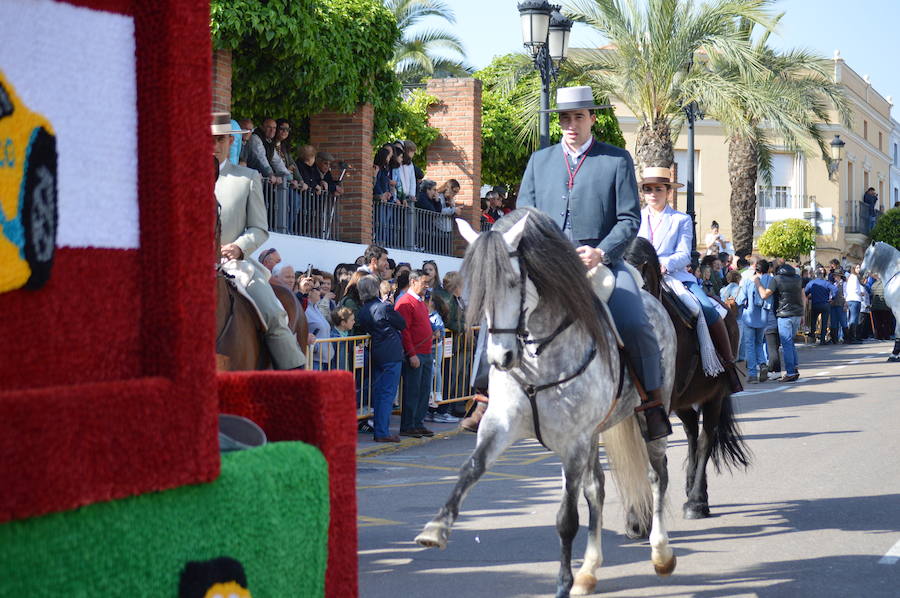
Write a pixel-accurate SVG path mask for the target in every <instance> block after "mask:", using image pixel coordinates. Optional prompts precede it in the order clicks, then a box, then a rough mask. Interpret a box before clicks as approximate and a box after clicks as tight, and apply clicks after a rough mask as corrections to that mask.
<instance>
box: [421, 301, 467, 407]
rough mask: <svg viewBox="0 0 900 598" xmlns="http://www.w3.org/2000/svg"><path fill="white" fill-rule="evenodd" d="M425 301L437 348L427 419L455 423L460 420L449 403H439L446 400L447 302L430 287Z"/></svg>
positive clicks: (432, 371)
mask: <svg viewBox="0 0 900 598" xmlns="http://www.w3.org/2000/svg"><path fill="white" fill-rule="evenodd" d="M425 303H426V304H427V305H428V319H429V320H431V330H432V333H433V334H434V342H435V343H436V346H437V349H436V352H435V355H434V368H433V369H432V370H431V375H432V383H431V387H432V389H434V390H433V391H432V394H431V399H430V400H429V402H428V414H427V415H426V416H425V421H430V422H437V423H442V424H455V423H457V422H458V421H459V418H458V417H453V416H452V415H450V410H449V406H448V405H438V403H440V402H441V401H443V400H444V393H443V390H442V389H443V388H444V380H443V369H444V368H443V367H442V365H443V362H444V334H445V331H446V327H445V325H444V318H445V317H446V316H447V311H448V306H447V304H446V303H445V302H444V301H443V299H441V298H440V297H438V296H437V295H435V294H434V292H433V291H431V290H430V289H429V290H427V291H425Z"/></svg>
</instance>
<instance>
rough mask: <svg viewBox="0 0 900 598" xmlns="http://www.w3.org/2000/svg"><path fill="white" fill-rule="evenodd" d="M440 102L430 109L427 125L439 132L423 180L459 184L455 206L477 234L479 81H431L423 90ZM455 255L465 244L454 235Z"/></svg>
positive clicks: (479, 125)
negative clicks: (450, 180) (447, 181)
mask: <svg viewBox="0 0 900 598" xmlns="http://www.w3.org/2000/svg"><path fill="white" fill-rule="evenodd" d="M426 91H427V92H428V93H429V94H431V95H433V96H436V97H437V98H439V99H440V102H439V103H437V104H435V105H433V106H431V107H429V109H428V124H429V125H431V126H432V127H435V128H437V129H439V130H440V131H441V134H440V136H439V137H438V138H437V139H436V140H435V142H434V143H432V144H431V145H430V146H429V147H428V165H427V167H426V169H425V176H426V177H427V178H429V179H432V180H434V181H437V183H438V184H439V185H440V184H441V183H443V182H444V181H446V180H447V179H456V180H457V181H459V184H460V191H459V195H457V196H456V204H457V206H460V207H461V208H462V214H461V217H462V218H465V219H466V220H468V221H469V222H470V223H471V224H472V226H473V227H474V228H475V230H478V227H479V220H480V218H481V209H480V199H481V197H480V190H481V81H480V80H478V79H431V80H430V81H428V87H427V90H426ZM454 237H455V238H456V242H455V245H454V250H455V253H456V255H462V253H463V251H464V250H465V241H462V240H461V239H459V237H458V235H454Z"/></svg>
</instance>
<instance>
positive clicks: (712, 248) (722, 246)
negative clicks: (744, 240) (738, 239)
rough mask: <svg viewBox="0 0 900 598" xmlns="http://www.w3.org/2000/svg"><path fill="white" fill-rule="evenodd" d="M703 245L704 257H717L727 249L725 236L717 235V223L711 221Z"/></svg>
mask: <svg viewBox="0 0 900 598" xmlns="http://www.w3.org/2000/svg"><path fill="white" fill-rule="evenodd" d="M705 244H706V255H715V256H717V257H718V255H719V254H720V253H722V252H724V251H725V250H726V249H727V247H728V241H726V240H725V235H723V234H721V233H719V223H718V222H716V221H715V220H713V221H712V224H711V225H710V226H709V232H708V233H707V234H706V239H705Z"/></svg>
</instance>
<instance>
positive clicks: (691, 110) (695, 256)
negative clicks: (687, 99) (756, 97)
mask: <svg viewBox="0 0 900 598" xmlns="http://www.w3.org/2000/svg"><path fill="white" fill-rule="evenodd" d="M684 114H685V116H686V117H687V122H688V150H687V154H688V155H687V189H686V192H687V214H688V216H690V217H691V225H692V226H693V229H694V240H693V246H692V247H691V266H692V267H693V268H694V272H695V273H696V271H697V267H698V266H699V264H700V253H699V252H698V251H697V217H696V213H695V212H694V123H695V122H696V121H697V120H703V116H704V114H703V111H702V110H700V106H699V105H697V102H691V103H689V104H688V105H687V106H685V107H684Z"/></svg>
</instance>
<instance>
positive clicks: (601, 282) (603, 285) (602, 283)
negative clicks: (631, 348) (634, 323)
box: [587, 262, 644, 348]
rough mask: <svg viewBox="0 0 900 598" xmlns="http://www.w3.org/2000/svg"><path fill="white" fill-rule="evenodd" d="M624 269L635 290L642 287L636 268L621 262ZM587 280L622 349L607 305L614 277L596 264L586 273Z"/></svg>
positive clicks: (639, 274)
mask: <svg viewBox="0 0 900 598" xmlns="http://www.w3.org/2000/svg"><path fill="white" fill-rule="evenodd" d="M623 264H624V266H625V269H626V270H628V273H629V274H631V276H632V277H634V283H635V284H636V285H637V288H639V289H640V288H641V287H643V286H644V278H643V277H642V276H641V273H640V272H638V270H637V268H635V267H634V266H632V265H631V264H629V263H627V262H623ZM587 276H588V280H589V281H590V282H591V288H593V289H594V295H596V296H597V299H599V300H600V305H601V306H602V308H603V310H604V311H605V312H606V317H607V320H608V321H609V322H610V324H611V325H612V331H613V334H614V335H615V337H616V343H618V345H619V347H620V348H621V347H624V346H625V343H623V342H622V337H621V336H619V329H618V328H617V327H616V322H615V320H613V317H612V313H610V311H609V305H607V303H608V301H609V297H610V295H612V292H613V289H615V288H616V275H615V274H614V273H613V271H612V270H610V269H609V268H608V267H606V266H605V265H603V264H597V265H596V266H594V267H593V268H591V269H590V270H588V273H587Z"/></svg>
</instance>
